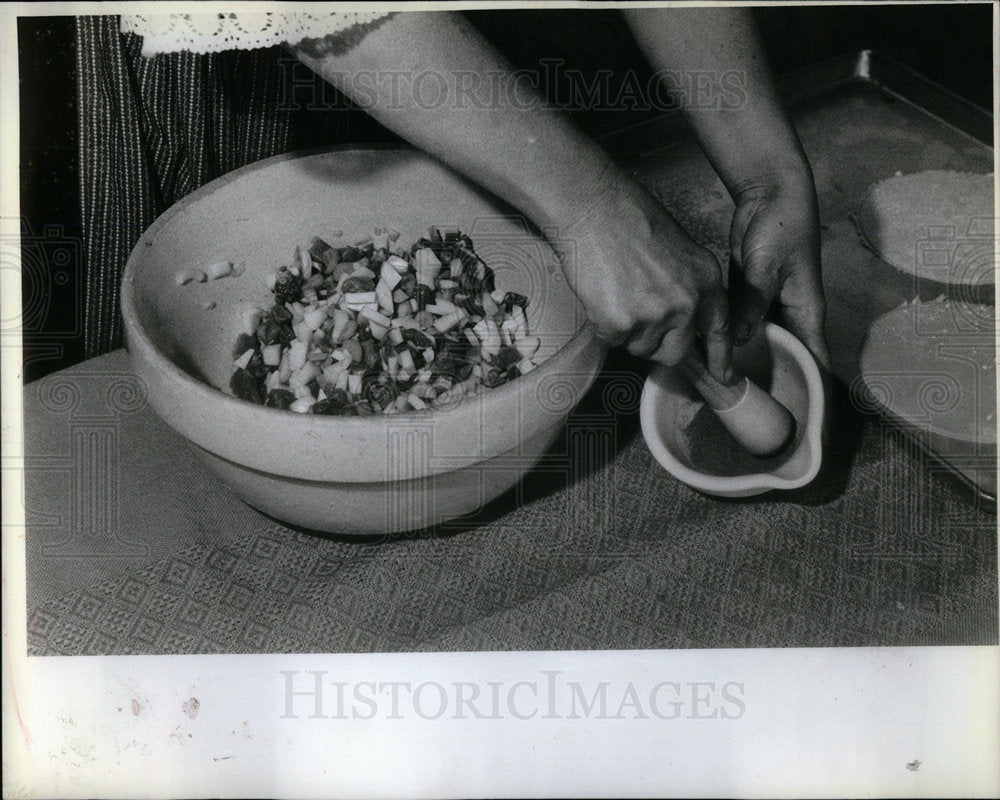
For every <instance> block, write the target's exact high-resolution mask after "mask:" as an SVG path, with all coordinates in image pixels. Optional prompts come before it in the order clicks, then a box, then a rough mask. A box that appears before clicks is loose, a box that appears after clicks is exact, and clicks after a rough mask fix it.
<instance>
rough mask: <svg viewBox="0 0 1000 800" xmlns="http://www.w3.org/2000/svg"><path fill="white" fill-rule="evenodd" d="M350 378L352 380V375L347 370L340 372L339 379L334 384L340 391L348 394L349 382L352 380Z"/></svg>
mask: <svg viewBox="0 0 1000 800" xmlns="http://www.w3.org/2000/svg"><path fill="white" fill-rule="evenodd" d="M350 378H351V376H350V374H349V373H348V371H347V370H346V369H345V370H342V371H340V372H338V373H337V379H336V381H334V383H335V384H336V387H337V388H338V389H340V390H341V391H345V392H346V391H347V384H348V381H349V380H350Z"/></svg>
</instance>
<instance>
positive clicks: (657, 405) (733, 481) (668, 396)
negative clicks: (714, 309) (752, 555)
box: [639, 323, 824, 497]
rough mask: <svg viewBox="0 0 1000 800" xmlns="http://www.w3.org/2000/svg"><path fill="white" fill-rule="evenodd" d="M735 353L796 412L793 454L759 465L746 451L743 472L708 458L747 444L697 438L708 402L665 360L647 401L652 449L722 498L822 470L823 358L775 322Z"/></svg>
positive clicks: (796, 483)
mask: <svg viewBox="0 0 1000 800" xmlns="http://www.w3.org/2000/svg"><path fill="white" fill-rule="evenodd" d="M733 357H734V362H735V365H736V367H737V368H738V369H739V370H740V371H742V372H743V373H745V374H746V375H747V376H748V377H749V378H750V379H751V380H753V381H755V382H756V383H757V384H758V385H759V386H760V387H761V388H762V389H764V390H765V391H767V392H768V393H770V394H771V395H772V396H773V397H774V398H775V399H776V400H778V402H780V403H782V404H783V405H784V406H785V407H786V408H787V409H788V410H789V411H790V412H791V413H792V416H793V417H794V418H795V423H796V433H795V438H794V440H793V441H792V443H791V444H790V445H789V447H788V448H787V450H786V451H785V453H784V454H783V455H781V456H778V457H773V458H770V459H763V460H761V461H760V464H759V465H757V464H754V463H753V461H754V459H753V457H752V456H749V455H745V456H744V457H743V458H741V459H740V461H739V464H742V465H744V468H743V469H741V470H740V472H739V474H730V473H729V471H728V470H725V469H722V468H720V467H719V466H718V464H715V463H708V460H706V459H705V458H704V457H703V454H704V453H706V452H712V453H718V452H719V450H720V449H722V448H728V447H732V448H738V447H739V446H738V445H737V444H736V443H735V442H733V441H730V440H728V439H723V438H722V437H720V439H719V440H718V441H715V440H714V439H713V441H711V442H704V441H701V442H699V441H694V440H693V439H692V436H696V435H697V434H696V432H695V431H694V430H691V429H690V428H691V426H692V421H693V420H694V419H695V417H696V415H697V414H698V413H699V412H701V411H702V409H703V407H704V405H705V403H704V401H703V400H702V399H701V397H699V396H698V394H697V392H695V390H694V388H693V387H692V386H691V384H690V383H689V382H688V380H687V378H685V377H684V375H683V374H682V373H681V371H680V370H679V369H673V368H670V367H666V366H663V365H657V366H655V367H654V368H653V369H652V371H651V372H650V375H649V377H648V378H647V379H646V383H645V385H644V386H643V390H642V400H641V403H640V410H639V418H640V421H641V424H642V435H643V438H645V440H646V444H647V446H648V447H649V449H650V452H652V454H653V456H654V457H655V458H656V460H657V461H658V462H659V463H660V465H661V466H662V467H663V468H664V469H665V470H667V472H669V473H670V474H671V475H673V476H674V477H675V478H677V479H678V480H680V481H683V482H684V483H686V484H687V485H688V486H691V487H692V488H694V489H698V490H699V491H702V492H705V493H707V494H712V495H718V496H720V497H750V496H751V495H756V494H762V493H764V492H767V491H770V490H771V489H796V488H798V487H800V486H805V485H806V484H807V483H809V482H810V481H811V480H813V478H815V477H816V474H817V473H818V472H819V468H820V463H821V461H822V455H823V453H822V432H823V414H824V397H823V381H822V379H821V377H820V372H819V368H818V367H817V366H816V362H815V360H814V359H813V357H812V355H811V354H810V353H809V351H808V350H807V349H806V348H805V346H804V345H803V344H802V343H801V342H800V341H799V340H798V339H796V338H795V337H794V336H793V335H792V334H791V333H789V332H788V331H786V330H785V329H784V328H780V327H778V326H777V325H774V324H772V323H766V324H765V325H764V326H763V329H762V330H761V331H760V332H758V333H757V335H756V336H754V338H753V339H752V340H751V341H750V342H748V343H747V344H746V345H744V346H743V347H739V348H736V349H734V351H733ZM702 413H708V410H707V409H705V411H704V412H702ZM720 429H721V426H720ZM699 454H702V455H699ZM741 455H744V454H741Z"/></svg>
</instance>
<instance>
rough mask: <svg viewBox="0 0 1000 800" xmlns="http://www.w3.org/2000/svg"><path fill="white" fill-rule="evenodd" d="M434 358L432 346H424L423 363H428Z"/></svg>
mask: <svg viewBox="0 0 1000 800" xmlns="http://www.w3.org/2000/svg"><path fill="white" fill-rule="evenodd" d="M433 360H434V348H433V347H426V348H424V363H425V364H430V363H431V362H432V361H433Z"/></svg>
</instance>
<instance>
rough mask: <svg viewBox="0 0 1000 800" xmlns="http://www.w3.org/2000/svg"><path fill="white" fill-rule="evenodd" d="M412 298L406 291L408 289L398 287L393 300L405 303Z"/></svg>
mask: <svg viewBox="0 0 1000 800" xmlns="http://www.w3.org/2000/svg"><path fill="white" fill-rule="evenodd" d="M409 299H410V296H409V295H408V294H407V293H406V289H396V291H394V292H393V293H392V302H394V303H405V302H406V301H407V300H409Z"/></svg>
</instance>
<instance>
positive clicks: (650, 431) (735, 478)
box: [639, 322, 824, 496]
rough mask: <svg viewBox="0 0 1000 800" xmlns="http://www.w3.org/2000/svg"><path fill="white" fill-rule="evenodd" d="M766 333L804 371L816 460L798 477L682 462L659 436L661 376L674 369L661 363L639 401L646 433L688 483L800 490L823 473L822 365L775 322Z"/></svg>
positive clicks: (744, 490)
mask: <svg viewBox="0 0 1000 800" xmlns="http://www.w3.org/2000/svg"><path fill="white" fill-rule="evenodd" d="M764 335H765V336H766V337H767V340H768V342H770V343H771V345H772V346H775V345H778V346H781V347H782V348H784V349H785V350H787V351H789V352H790V354H791V355H792V357H793V358H794V359H795V361H796V363H798V365H799V367H800V368H801V369H802V371H803V373H804V376H805V381H806V387H807V391H808V394H809V404H808V414H809V425H807V428H806V431H805V433H804V436H803V445H804V446H806V447H808V449H809V454H810V457H811V459H812V463H811V464H810V466H809V469H808V470H806V472H805V473H804V474H803V475H801V476H799V477H798V478H782V477H780V476H777V475H774V474H773V473H768V472H755V473H750V474H747V475H732V476H721V475H708V474H706V473H704V472H699V471H697V470H695V469H692V468H691V467H689V466H687V465H686V464H684V463H683V462H681V461H680V459H678V458H677V457H676V456H675V455H674V454H673V453H671V452H670V450H669V448H668V447H667V446H666V445H665V444H664V443H663V441H662V439H661V438H660V437H659V436H658V435H657V426H656V410H657V409H658V407H659V404H660V398H661V396H662V394H663V391H664V390H663V388H662V386H661V385H660V383H659V380H658V378H659V377H662V376H663V375H665V374H666V373H667V371H668V370H670V369H671V368H670V367H667V366H665V365H662V364H657V365H656V366H654V367H653V369H652V371H651V372H650V374H649V377H648V378H646V381H645V383H644V385H643V388H642V399H641V400H640V402H639V421H640V425H641V427H642V436H643V439H645V441H646V446H647V447H649V450H650V452H651V453H652V454H653V457H654V458H655V459H656V460H657V461H658V462H659V463H660V466H662V467H663V468H664V469H665V470H666V471H667V472H669V473H670V474H671V475H673V476H674V477H675V478H677V479H678V480H680V481H683V482H684V483H686V484H687V485H688V486H691V487H693V488H695V489H699V490H701V491H704V492H708V493H710V494H715V495H722V496H726V495H740V494H742V495H750V494H760V493H763V492H766V491H769V490H771V489H785V490H787V489H797V488H799V487H801V486H805V485H806V484H808V483H809V482H810V481H812V480H813V479H814V478H815V477H816V475H817V474H819V469H820V465H821V463H822V436H823V408H824V394H823V380H822V377H821V375H820V371H819V367H818V366H817V364H816V360H815V359H814V358H813V356H812V353H810V352H809V350H808V349H807V348H806V346H805V345H804V344H802V342H800V341H799V340H798V339H797V338H796V337H795V336H794V335H793V334H792V333H791V332H789V331H787V330H785V329H784V328H782V327H780V326H778V325H775V324H774V323H773V322H767V323H765V324H764Z"/></svg>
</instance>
